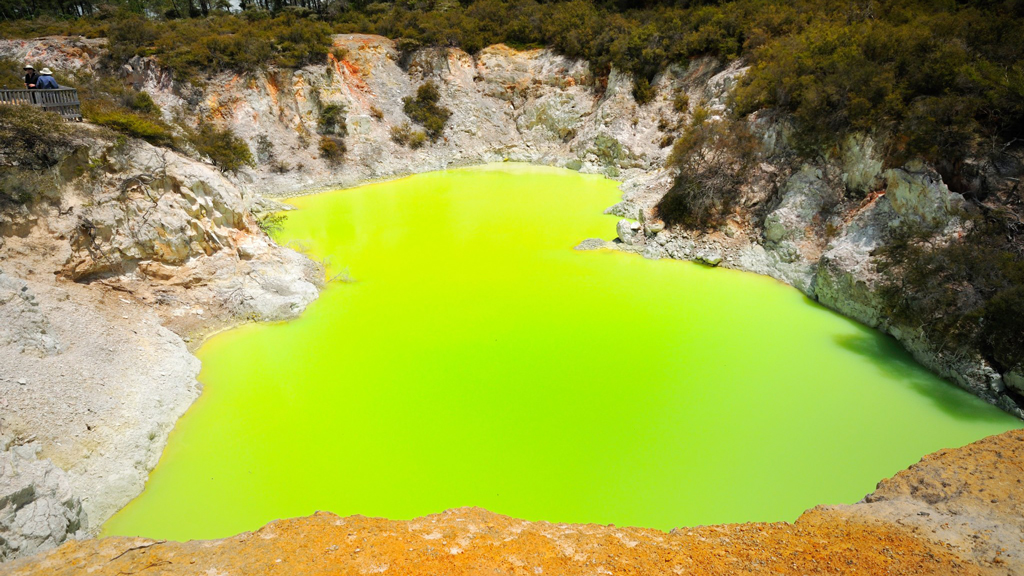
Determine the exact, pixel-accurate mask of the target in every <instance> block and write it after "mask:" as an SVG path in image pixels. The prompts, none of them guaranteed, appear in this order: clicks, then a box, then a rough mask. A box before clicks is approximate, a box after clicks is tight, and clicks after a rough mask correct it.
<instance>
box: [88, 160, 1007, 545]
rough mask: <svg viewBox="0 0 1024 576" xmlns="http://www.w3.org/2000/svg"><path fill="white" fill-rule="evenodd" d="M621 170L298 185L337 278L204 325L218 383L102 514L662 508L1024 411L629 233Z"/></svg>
mask: <svg viewBox="0 0 1024 576" xmlns="http://www.w3.org/2000/svg"><path fill="white" fill-rule="evenodd" d="M618 198H619V192H618V190H617V189H616V183H615V182H612V181H609V180H605V179H602V178H599V177H595V176H584V175H580V174H577V173H574V172H569V171H560V170H555V169H547V168H531V167H524V166H517V165H499V166H486V167H481V168H475V169H463V170H453V171H448V172H442V173H431V174H424V175H420V176H414V177H410V178H405V179H402V180H397V181H393V182H386V183H382V184H372V185H368V186H363V187H360V188H355V189H351V190H341V191H337V192H331V193H326V194H319V195H316V196H308V197H303V198H299V199H296V200H294V201H293V202H292V203H293V204H294V205H295V206H296V207H297V208H299V210H297V211H293V212H290V213H289V214H288V220H287V223H286V225H285V228H284V230H283V232H281V233H280V234H279V238H278V239H279V241H281V242H282V243H290V244H292V245H294V246H301V247H303V249H305V250H307V251H308V253H309V254H310V255H312V256H314V257H317V258H322V259H324V260H325V261H326V262H327V263H328V266H329V269H330V272H331V274H338V273H342V272H344V274H346V275H347V278H350V279H351V280H352V281H351V282H333V283H331V284H330V285H329V287H328V288H327V290H326V291H325V292H324V293H323V295H322V296H321V298H320V299H319V300H318V301H317V302H316V303H314V304H313V305H312V306H311V307H310V308H309V309H308V310H307V311H306V312H305V314H304V315H303V316H302V317H301V318H299V319H298V320H296V321H292V322H287V323H279V324H250V325H246V326H244V327H242V328H239V329H236V330H232V331H229V332H226V333H223V334H220V335H218V336H216V337H215V338H213V339H211V340H210V341H209V342H208V343H207V344H205V345H204V346H203V347H202V348H201V349H200V351H199V356H200V358H201V359H202V362H203V370H202V374H201V376H200V379H201V381H202V382H203V383H204V384H205V391H204V392H203V394H202V397H201V398H200V399H199V400H198V402H196V404H195V405H194V406H193V407H192V408H191V409H190V410H189V412H188V413H187V414H186V415H185V417H184V418H183V419H182V420H181V421H180V422H179V424H178V426H177V427H176V428H175V430H174V432H173V433H172V434H171V437H170V443H169V445H168V446H167V449H166V451H165V452H164V454H163V457H162V459H161V461H160V464H159V465H158V466H157V468H156V469H155V470H154V472H153V474H152V475H151V478H150V481H149V484H148V485H147V488H146V491H145V492H144V493H143V494H142V495H141V496H140V497H139V498H138V499H136V500H135V501H133V502H132V503H131V504H130V505H129V506H128V507H127V508H125V509H124V510H123V511H121V512H120V513H119V514H118V515H117V516H115V517H114V518H113V519H111V520H110V521H109V522H108V523H107V524H106V525H105V527H104V533H105V534H106V535H115V534H117V535H143V536H148V537H152V538H167V539H181V540H183V539H191V538H215V537H223V536H228V535H231V534H235V533H237V532H240V531H244V530H252V529H255V528H257V527H259V526H261V525H263V524H264V523H266V522H268V521H271V520H274V519H277V518H285V517H292V516H302V515H308V514H311V513H313V512H314V511H316V510H329V511H331V512H334V513H337V514H340V515H350V514H363V515H367V516H383V517H388V518H393V519H405V518H412V517H416V516H421V515H425V514H431V513H436V512H441V511H443V510H445V509H448V508H453V507H459V506H481V507H484V508H487V509H489V510H492V511H494V512H498V513H502V514H508V515H512V516H516V517H521V518H526V519H529V520H550V521H555V522H597V523H614V524H618V525H636V526H646V527H653V528H660V529H666V530H667V529H670V528H672V527H675V526H686V525H696V524H711V523H720V522H741V521H755V520H756V521H772V520H793V519H795V518H796V517H797V516H798V515H799V514H800V513H801V512H802V511H803V510H804V509H806V508H808V507H811V506H814V505H816V504H820V503H853V502H855V501H857V500H859V499H860V498H862V497H863V496H864V495H865V494H866V493H868V492H871V491H872V490H873V489H874V486H875V484H876V483H877V482H878V480H880V479H881V478H884V477H886V476H890V475H892V474H893V473H895V472H897V471H899V470H900V469H902V468H904V467H906V466H908V465H910V464H912V463H914V462H916V461H917V460H918V459H920V457H921V456H923V455H924V454H927V453H929V452H932V451H934V450H937V449H939V448H944V447H952V446H960V445H963V444H966V443H968V442H971V441H973V440H976V439H979V438H981V437H983V436H986V435H989V434H994V433H998V432H1002V431H1005V430H1008V429H1011V428H1014V427H1017V426H1019V425H1020V422H1019V421H1017V420H1015V419H1013V418H1011V417H1010V416H1008V415H1006V414H1004V413H1002V412H1000V411H999V410H997V409H996V408H994V407H991V406H989V405H987V404H985V403H983V402H982V401H981V400H978V399H977V398H975V397H973V396H971V395H969V394H967V393H966V392H963V391H961V390H960V389H958V388H956V387H954V386H952V385H951V384H948V383H946V382H944V381H942V380H940V379H938V378H937V377H935V376H933V375H931V374H930V373H929V372H927V371H926V370H925V369H923V368H922V367H920V366H919V365H917V364H916V363H915V362H914V361H913V360H912V359H911V358H910V357H909V356H908V355H907V354H906V353H904V352H902V351H901V349H900V348H899V346H898V345H897V344H896V343H895V342H894V341H893V340H891V339H889V338H887V337H884V336H882V335H881V334H879V333H878V332H876V331H874V330H870V329H868V328H865V327H864V326H861V325H859V324H857V323H856V322H853V321H851V320H848V319H845V318H843V317H841V316H838V315H836V314H834V313H832V312H830V311H828V310H826V309H824V308H822V307H821V306H818V305H816V304H815V303H813V302H811V301H810V300H808V299H807V298H805V297H804V296H803V295H802V294H801V293H799V292H798V291H796V290H795V289H793V288H790V287H788V286H785V285H783V284H780V283H778V282H776V281H774V280H771V279H769V278H765V277H761V276H756V275H754V274H747V273H741V272H735V271H730V270H724V269H711V268H705V267H702V266H699V265H695V264H690V263H683V262H676V261H666V260H662V261H650V260H644V259H642V258H640V257H638V256H635V255H630V254H624V253H619V252H613V251H596V252H579V251H574V250H573V249H572V247H573V246H574V245H576V244H577V243H578V242H580V241H581V240H583V239H584V238H588V237H603V238H606V239H607V238H612V237H614V225H615V222H616V218H614V217H611V216H604V215H602V210H603V209H604V208H606V207H607V206H609V205H611V204H613V203H615V202H616V201H617V200H618Z"/></svg>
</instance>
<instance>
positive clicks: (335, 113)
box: [317, 104, 348, 136]
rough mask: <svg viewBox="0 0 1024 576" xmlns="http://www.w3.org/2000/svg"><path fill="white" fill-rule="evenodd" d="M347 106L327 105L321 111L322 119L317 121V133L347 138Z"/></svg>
mask: <svg viewBox="0 0 1024 576" xmlns="http://www.w3.org/2000/svg"><path fill="white" fill-rule="evenodd" d="M345 112H346V109H345V106H344V105H343V104H327V105H325V106H323V107H322V108H321V109H320V118H319V120H317V131H318V132H320V134H327V135H332V136H345V135H347V134H348V125H347V124H346V123H345Z"/></svg>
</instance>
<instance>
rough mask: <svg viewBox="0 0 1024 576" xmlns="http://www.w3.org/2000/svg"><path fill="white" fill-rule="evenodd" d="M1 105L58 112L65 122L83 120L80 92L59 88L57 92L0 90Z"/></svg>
mask: <svg viewBox="0 0 1024 576" xmlns="http://www.w3.org/2000/svg"><path fill="white" fill-rule="evenodd" d="M0 103H3V104H31V105H33V106H39V107H40V108H42V109H43V110H49V111H51V112H56V113H57V114H60V115H61V116H63V117H64V119H65V120H81V119H82V103H81V102H79V101H78V90H76V89H74V88H57V89H56V90H43V89H40V90H4V89H0Z"/></svg>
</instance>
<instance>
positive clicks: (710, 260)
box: [693, 252, 722, 266]
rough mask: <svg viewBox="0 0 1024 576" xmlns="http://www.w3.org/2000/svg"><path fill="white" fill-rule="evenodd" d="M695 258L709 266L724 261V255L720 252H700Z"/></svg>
mask: <svg viewBox="0 0 1024 576" xmlns="http://www.w3.org/2000/svg"><path fill="white" fill-rule="evenodd" d="M693 259H694V261H696V262H700V263H701V264H707V265H708V266H718V265H719V264H721V263H722V255H721V254H719V253H718V252H700V253H698V254H697V255H696V256H694V257H693Z"/></svg>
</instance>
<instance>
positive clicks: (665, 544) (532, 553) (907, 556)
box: [11, 508, 986, 576]
mask: <svg viewBox="0 0 1024 576" xmlns="http://www.w3.org/2000/svg"><path fill="white" fill-rule="evenodd" d="M32 560H34V561H32V562H27V563H26V562H22V563H21V564H20V565H18V566H17V567H15V568H14V570H13V571H12V572H11V576H21V575H27V574H39V575H42V574H47V575H53V576H60V575H64V574H85V573H93V574H135V573H142V574H146V575H147V576H157V575H171V574H182V575H184V574H218V575H229V574H230V575H234V574H246V575H253V576H255V575H281V576H284V575H292V574H309V575H329V574H330V575H334V574H431V575H435V576H441V575H446V574H530V575H536V574H561V575H575V574H580V575H583V574H848V573H860V574H890V575H902V574H936V575H938V574H985V573H986V572H985V571H984V570H983V569H982V568H980V567H977V566H973V565H969V564H966V563H965V562H964V561H963V560H961V559H960V558H958V557H956V556H954V555H953V554H951V553H949V552H947V551H945V550H943V549H942V547H941V546H938V545H935V544H931V543H927V542H925V541H922V540H918V539H915V538H913V537H912V536H910V535H909V534H908V533H905V532H903V531H901V530H899V529H898V528H897V527H895V526H885V525H881V524H879V523H875V522H863V521H858V520H851V519H849V518H845V517H843V516H842V515H839V514H836V513H831V512H819V511H811V512H808V513H807V514H805V515H804V516H803V517H802V518H801V519H800V520H798V521H797V522H796V523H795V524H786V523H776V524H735V525H722V526H708V527H701V528H693V529H683V530H676V531H675V532H674V533H672V534H666V533H664V532H659V531H656V530H645V529H639V528H616V527H609V526H597V525H585V524H584V525H579V524H577V525H572V524H549V523H546V522H527V521H524V520H516V519H513V518H509V517H506V516H500V515H497V514H493V513H491V512H487V511H486V510H482V509H475V508H461V509H457V510H451V511H448V512H445V513H443V514H436V515H433V516H427V517H425V518H420V519H416V520H410V521H393V520H383V519H375V518H363V517H359V516H353V517H348V518H340V517H338V516H335V515H333V514H330V513H325V512H319V513H317V514H315V515H313V516H310V517H308V518H298V519H292V520H281V521H277V522H273V523H271V524H268V525H267V526H265V527H263V528H262V529H260V530H258V531H256V532H252V533H245V534H240V535H238V536H234V537H232V538H227V539H224V540H219V541H192V542H185V543H180V542H154V541H151V540H145V539H131V538H107V539H104V540H98V541H97V540H90V541H84V542H71V543H68V544H65V545H64V546H62V547H61V548H59V549H58V550H56V551H54V552H51V553H49V554H47V555H45V556H43V557H42V558H35V559H32Z"/></svg>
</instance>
